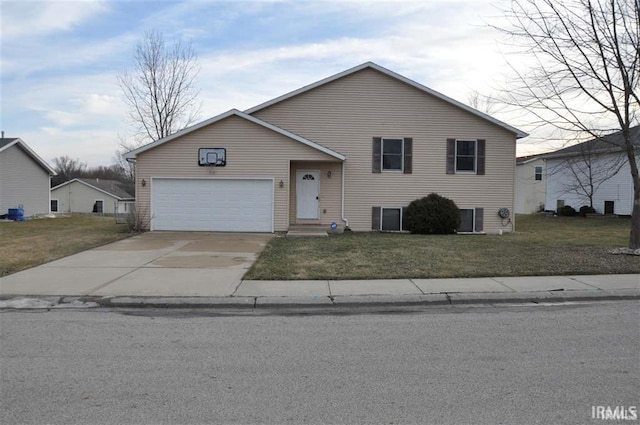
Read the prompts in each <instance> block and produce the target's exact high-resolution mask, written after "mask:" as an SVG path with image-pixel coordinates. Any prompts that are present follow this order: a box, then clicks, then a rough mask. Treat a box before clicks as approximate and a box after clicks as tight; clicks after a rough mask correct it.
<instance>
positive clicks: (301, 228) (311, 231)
mask: <svg viewBox="0 0 640 425" xmlns="http://www.w3.org/2000/svg"><path fill="white" fill-rule="evenodd" d="M287 236H293V237H295V236H328V234H327V226H320V225H319V224H292V225H290V226H289V231H288V232H287Z"/></svg>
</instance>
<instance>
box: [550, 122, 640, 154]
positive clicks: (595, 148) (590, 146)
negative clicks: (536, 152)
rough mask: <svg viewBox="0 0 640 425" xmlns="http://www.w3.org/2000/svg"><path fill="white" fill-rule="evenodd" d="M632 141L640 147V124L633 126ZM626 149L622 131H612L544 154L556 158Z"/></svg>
mask: <svg viewBox="0 0 640 425" xmlns="http://www.w3.org/2000/svg"><path fill="white" fill-rule="evenodd" d="M631 143H632V144H633V145H634V146H638V147H640V125H637V126H635V127H632V128H631ZM623 149H624V139H623V137H622V131H617V132H615V133H611V134H609V135H606V136H604V137H600V138H596V139H591V140H587V141H586V142H582V143H578V144H577V145H573V146H569V147H566V148H564V149H560V150H557V151H554V152H550V153H548V154H545V155H542V156H543V157H545V158H555V157H562V156H572V155H577V154H580V153H582V152H585V151H589V152H592V153H598V152H611V151H620V150H623Z"/></svg>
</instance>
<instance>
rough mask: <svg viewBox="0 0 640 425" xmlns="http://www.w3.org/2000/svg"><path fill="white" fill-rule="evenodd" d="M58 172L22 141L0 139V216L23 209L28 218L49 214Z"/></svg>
mask: <svg viewBox="0 0 640 425" xmlns="http://www.w3.org/2000/svg"><path fill="white" fill-rule="evenodd" d="M55 175H56V172H55V171H54V170H53V168H51V166H50V165H49V164H47V162H46V161H45V160H43V159H42V158H40V157H39V156H38V155H37V154H36V153H35V152H34V151H33V150H32V149H31V148H30V147H29V146H28V145H27V144H26V143H25V142H24V141H23V140H22V139H19V138H15V137H14V138H4V137H3V138H0V215H4V214H7V212H8V210H9V208H18V207H20V206H22V208H23V209H24V215H25V217H30V216H34V215H36V214H49V188H50V187H51V176H55Z"/></svg>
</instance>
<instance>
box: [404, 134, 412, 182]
mask: <svg viewBox="0 0 640 425" xmlns="http://www.w3.org/2000/svg"><path fill="white" fill-rule="evenodd" d="M412 172H413V138H411V137H405V138H404V170H403V173H405V174H411V173H412Z"/></svg>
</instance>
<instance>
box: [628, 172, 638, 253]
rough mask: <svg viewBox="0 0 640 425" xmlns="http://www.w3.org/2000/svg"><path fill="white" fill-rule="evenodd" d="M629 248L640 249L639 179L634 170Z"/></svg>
mask: <svg viewBox="0 0 640 425" xmlns="http://www.w3.org/2000/svg"><path fill="white" fill-rule="evenodd" d="M629 248H631V249H638V248H640V179H639V178H638V172H637V169H636V175H635V176H633V210H632V212H631V232H629Z"/></svg>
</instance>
